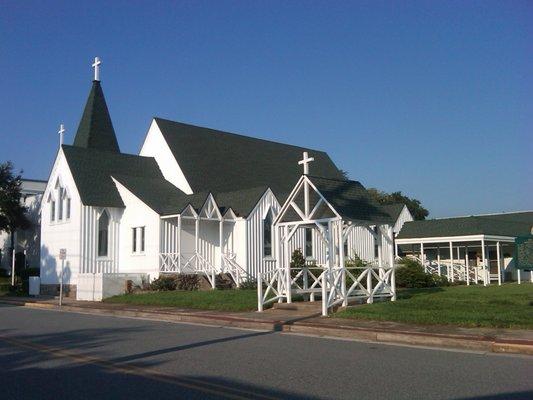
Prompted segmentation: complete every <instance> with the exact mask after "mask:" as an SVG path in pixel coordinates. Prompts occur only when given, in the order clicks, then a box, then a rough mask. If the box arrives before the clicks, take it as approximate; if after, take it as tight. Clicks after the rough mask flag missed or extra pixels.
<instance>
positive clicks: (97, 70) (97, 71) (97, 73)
mask: <svg viewBox="0 0 533 400" xmlns="http://www.w3.org/2000/svg"><path fill="white" fill-rule="evenodd" d="M100 64H102V61H100V59H99V58H98V57H94V63H93V68H94V80H95V81H99V80H100Z"/></svg>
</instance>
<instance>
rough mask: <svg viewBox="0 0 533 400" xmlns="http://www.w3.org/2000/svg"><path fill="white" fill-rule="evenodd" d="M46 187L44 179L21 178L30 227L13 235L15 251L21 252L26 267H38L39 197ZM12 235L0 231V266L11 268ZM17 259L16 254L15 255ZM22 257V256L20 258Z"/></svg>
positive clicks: (40, 197)
mask: <svg viewBox="0 0 533 400" xmlns="http://www.w3.org/2000/svg"><path fill="white" fill-rule="evenodd" d="M45 188H46V181H41V180H36V179H22V186H21V194H22V198H21V201H22V203H23V205H24V206H25V207H27V209H28V212H27V216H28V219H29V220H30V222H31V227H30V228H28V229H25V230H19V231H17V232H16V233H15V234H14V235H13V242H14V247H15V253H18V254H23V255H24V256H23V259H24V262H25V263H26V265H27V266H28V267H32V268H38V267H39V261H40V255H39V250H40V242H41V238H40V236H41V228H40V213H39V211H40V208H41V199H42V195H43V193H44V190H45ZM11 236H12V235H11V234H9V233H7V232H4V231H1V232H0V268H3V269H6V270H11V267H12V265H11V262H12V250H13V249H12V237H11ZM17 259H18V256H17ZM21 259H22V258H21Z"/></svg>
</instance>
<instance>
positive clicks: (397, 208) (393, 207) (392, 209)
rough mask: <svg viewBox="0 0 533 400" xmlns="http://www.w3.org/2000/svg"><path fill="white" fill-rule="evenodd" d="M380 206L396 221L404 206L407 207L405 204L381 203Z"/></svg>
mask: <svg viewBox="0 0 533 400" xmlns="http://www.w3.org/2000/svg"><path fill="white" fill-rule="evenodd" d="M380 207H381V208H382V209H383V210H385V211H386V212H387V214H389V215H390V216H391V218H392V219H393V220H394V221H397V220H398V218H399V217H400V214H401V213H402V211H403V208H404V207H405V204H403V203H396V204H381V205H380Z"/></svg>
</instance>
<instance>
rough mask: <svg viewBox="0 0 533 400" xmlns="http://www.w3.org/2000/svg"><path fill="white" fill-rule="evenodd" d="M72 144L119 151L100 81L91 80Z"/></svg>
mask: <svg viewBox="0 0 533 400" xmlns="http://www.w3.org/2000/svg"><path fill="white" fill-rule="evenodd" d="M73 145H74V146H76V147H85V148H92V149H98V150H107V151H112V152H114V153H120V149H119V147H118V142H117V137H116V135H115V130H114V129H113V123H112V122H111V117H110V116H109V111H108V110H107V104H106V102H105V98H104V92H103V91H102V86H101V85H100V81H93V87H92V88H91V92H90V93H89V98H88V99H87V104H86V105H85V110H83V115H82V117H81V121H80V125H79V126H78V131H77V132H76V137H75V138H74V143H73Z"/></svg>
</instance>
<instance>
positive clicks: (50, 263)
mask: <svg viewBox="0 0 533 400" xmlns="http://www.w3.org/2000/svg"><path fill="white" fill-rule="evenodd" d="M303 153H307V154H309V155H310V156H312V158H313V159H314V160H313V162H312V164H311V165H310V167H309V168H310V171H308V173H307V174H305V175H306V176H308V177H309V178H310V179H315V180H320V182H327V183H329V184H331V185H333V186H335V187H338V188H339V190H338V191H337V192H336V193H335V196H336V197H335V199H336V200H338V202H337V203H336V204H343V203H342V202H343V201H344V202H346V201H348V202H350V207H352V208H357V207H359V206H360V207H367V208H368V206H369V205H370V203H371V200H370V198H369V196H368V193H366V190H365V188H364V187H363V186H362V185H361V184H360V183H358V182H354V181H346V180H345V179H344V178H343V175H342V173H341V171H340V170H339V169H338V168H337V167H336V166H335V164H334V163H333V161H332V160H331V159H330V157H329V156H328V155H327V154H326V153H324V152H322V151H317V150H312V149H307V148H302V147H298V146H292V145H287V144H282V143H276V142H272V141H267V140H261V139H257V138H253V137H248V136H242V135H237V134H232V133H227V132H222V131H218V130H214V129H208V128H203V127H198V126H193V125H189V124H184V123H180V122H174V121H169V120H165V119H162V118H154V119H153V120H152V122H151V124H150V126H149V129H148V132H147V134H146V137H145V139H144V142H143V144H142V147H141V150H140V152H139V154H138V155H132V154H124V153H121V152H120V149H119V145H118V142H117V139H116V136H115V132H114V129H113V125H112V122H111V118H110V116H109V112H108V109H107V105H106V102H105V99H104V94H103V91H102V87H101V84H100V81H99V80H98V76H95V80H94V81H93V83H92V88H91V91H90V93H89V97H88V100H87V104H86V106H85V110H84V112H83V115H82V118H81V121H80V124H79V127H78V130H77V133H76V136H75V138H74V142H73V144H72V145H64V144H63V145H61V146H60V149H59V151H58V154H57V157H56V160H55V162H54V165H53V168H52V172H51V174H50V178H49V181H48V183H47V185H46V190H45V192H44V196H43V202H42V216H41V288H42V292H44V293H55V292H56V291H57V290H58V284H59V281H60V274H61V270H62V265H61V262H60V260H59V252H60V249H66V251H67V258H66V260H65V264H64V265H63V281H64V283H65V284H66V285H67V288H68V289H69V290H70V291H71V292H72V293H73V292H77V298H78V299H88V300H92V299H96V300H98V299H100V298H102V297H105V296H107V295H110V294H114V293H116V292H117V291H120V290H122V288H123V282H124V280H126V279H132V280H134V281H138V282H140V281H141V280H142V279H150V280H151V279H154V278H157V277H158V276H159V275H160V274H165V273H197V274H201V275H202V276H204V277H205V279H207V280H208V281H209V283H210V284H211V285H212V286H213V287H214V286H215V283H216V282H215V281H216V275H218V274H219V273H226V274H228V275H229V276H231V279H232V280H233V281H235V283H236V284H237V285H238V284H240V283H241V282H242V281H243V280H246V279H250V278H257V276H258V274H259V273H261V272H267V271H271V270H272V269H274V268H276V263H277V259H278V254H277V252H278V250H277V249H276V246H274V245H273V235H274V232H273V223H274V221H275V220H276V218H277V217H278V214H279V213H280V210H281V208H282V206H283V204H284V202H285V201H286V200H287V199H288V198H289V195H290V194H291V191H293V188H294V186H295V184H296V183H297V182H298V181H299V180H300V179H301V176H302V173H301V169H300V167H299V166H298V162H299V161H300V159H301V157H302V154H303ZM344 186H346V187H349V188H350V190H352V189H354V188H355V189H356V190H357V197H356V198H353V197H348V198H347V199H344V193H343V190H342V188H343V187H344ZM371 207H373V209H374V210H375V211H379V215H380V216H381V218H380V221H379V223H380V224H384V223H385V222H384V221H385V220H386V223H387V224H388V225H387V226H389V227H390V228H391V229H394V232H398V231H399V230H400V229H401V226H402V224H403V223H404V222H405V221H410V220H412V217H411V215H410V214H409V212H408V210H407V208H406V207H404V206H403V205H397V206H396V205H393V206H379V205H375V204H371ZM374 225H376V223H374V222H373V221H372V220H371V219H368V220H365V221H364V223H362V224H360V226H358V227H354V228H353V229H352V230H351V231H350V233H349V234H348V235H347V236H346V241H345V243H344V245H343V251H344V252H343V254H344V255H345V256H347V257H350V256H355V255H357V256H358V257H360V258H362V259H364V260H367V261H374V260H376V259H377V258H378V257H379V258H380V259H381V260H383V262H388V261H386V260H390V259H391V257H392V256H393V254H392V252H391V250H390V249H391V247H390V246H389V247H383V248H382V247H381V246H379V242H380V240H381V238H382V236H381V233H380V232H381V230H376V229H374ZM287 246H288V251H289V252H292V251H293V250H294V249H297V248H299V249H301V250H302V252H303V253H304V255H305V257H306V259H307V260H308V261H309V262H310V263H313V264H317V265H321V264H323V263H324V262H326V258H327V257H326V253H327V250H326V247H327V246H326V244H325V242H324V238H323V236H322V235H321V233H320V231H317V230H316V229H308V228H306V227H304V226H302V227H300V228H298V231H297V232H295V233H294V234H293V235H292V236H291V240H290V241H289V242H288V243H287ZM387 251H388V252H389V253H390V254H389V253H387V254H386V252H387Z"/></svg>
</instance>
